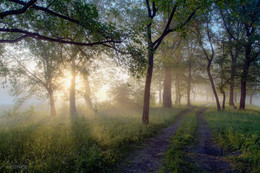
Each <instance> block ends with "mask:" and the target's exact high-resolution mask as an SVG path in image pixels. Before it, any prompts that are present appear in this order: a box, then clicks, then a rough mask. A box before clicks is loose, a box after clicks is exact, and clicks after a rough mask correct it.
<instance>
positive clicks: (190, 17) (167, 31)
mask: <svg viewBox="0 0 260 173" xmlns="http://www.w3.org/2000/svg"><path fill="white" fill-rule="evenodd" d="M174 8H175V9H174ZM176 8H177V6H176V5H174V7H173V11H172V13H171V15H170V17H169V20H168V22H169V21H170V22H171V20H172V18H173V16H172V15H174V12H175V10H176ZM199 8H200V7H197V8H196V9H195V10H194V11H193V12H192V13H191V14H190V16H189V17H188V18H187V19H186V20H185V22H183V23H182V24H181V25H178V26H177V27H176V28H174V29H169V26H170V23H169V26H168V28H167V30H166V27H167V25H168V24H167V25H166V27H165V30H164V32H163V34H162V36H161V37H159V38H158V39H157V40H156V41H155V42H154V43H153V45H155V50H156V49H157V48H158V47H159V45H160V44H161V42H162V40H163V38H164V37H165V36H166V35H168V34H169V33H171V32H173V31H176V30H177V29H182V27H184V26H185V25H186V24H187V23H188V22H189V21H190V20H191V19H192V17H193V16H194V15H195V14H196V12H197V10H198V9H199ZM170 18H171V20H170Z"/></svg>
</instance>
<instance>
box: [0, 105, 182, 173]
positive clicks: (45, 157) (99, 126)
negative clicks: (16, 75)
mask: <svg viewBox="0 0 260 173" xmlns="http://www.w3.org/2000/svg"><path fill="white" fill-rule="evenodd" d="M61 110H62V111H61V112H60V114H59V116H57V117H56V118H51V117H49V116H46V114H47V113H46V112H45V111H44V110H36V109H35V108H34V107H31V108H29V109H27V110H24V111H19V112H17V111H13V110H9V111H6V112H5V113H4V115H3V116H1V117H0V162H1V167H0V172H24V171H28V172H93V171H95V172H104V171H107V172H109V170H110V169H111V168H112V167H115V166H116V165H117V164H118V163H119V162H120V160H121V159H122V158H124V157H125V156H126V155H127V153H128V152H129V151H130V150H131V149H133V148H134V147H135V146H136V144H139V143H141V142H142V141H143V140H144V139H145V138H147V137H150V136H153V135H155V134H157V133H158V130H159V129H161V128H162V127H165V126H167V125H169V124H170V123H172V122H173V121H174V120H175V119H176V117H177V115H178V114H179V113H180V112H181V111H182V109H181V108H173V109H163V108H156V107H154V108H152V109H151V115H150V124H149V125H142V123H141V120H140V119H141V118H140V117H141V109H139V108H136V109H133V108H131V109H127V108H124V109H122V108H115V107H109V106H104V107H103V108H102V109H100V110H98V112H95V113H92V114H91V113H86V112H87V110H85V109H83V108H79V109H78V117H77V118H75V119H70V118H69V116H68V108H67V107H64V108H62V109H61Z"/></svg>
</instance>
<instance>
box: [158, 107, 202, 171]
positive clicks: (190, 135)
mask: <svg viewBox="0 0 260 173" xmlns="http://www.w3.org/2000/svg"><path fill="white" fill-rule="evenodd" d="M197 128H198V120H197V118H196V111H194V112H191V113H189V114H187V115H186V117H185V118H184V120H183V121H182V123H181V124H180V126H179V128H178V131H177V132H176V133H175V135H174V136H173V137H172V140H171V147H170V149H169V150H168V151H167V152H166V156H165V160H164V166H163V168H162V170H161V171H160V172H193V171H196V168H195V167H194V166H193V165H191V164H190V163H189V162H188V161H187V158H188V156H187V153H186V151H185V148H186V147H187V146H189V145H194V144H195V143H196V139H195V135H196V131H197Z"/></svg>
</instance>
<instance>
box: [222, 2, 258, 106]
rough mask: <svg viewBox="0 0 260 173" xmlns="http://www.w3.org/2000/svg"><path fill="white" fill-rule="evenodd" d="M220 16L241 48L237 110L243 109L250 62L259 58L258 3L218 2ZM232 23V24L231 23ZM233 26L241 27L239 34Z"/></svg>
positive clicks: (228, 31) (226, 28)
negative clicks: (241, 62) (242, 63)
mask: <svg viewBox="0 0 260 173" xmlns="http://www.w3.org/2000/svg"><path fill="white" fill-rule="evenodd" d="M218 5H219V6H220V7H221V8H220V14H221V17H222V20H223V25H224V28H225V30H226V31H227V33H228V34H229V35H230V37H231V38H232V39H234V40H235V41H237V42H238V43H239V44H241V45H242V47H243V52H244V65H243V71H242V74H241V82H240V84H241V88H240V95H241V96H240V105H239V109H245V101H246V86H247V80H248V72H249V68H250V65H251V63H252V62H254V61H255V60H256V58H257V57H258V56H259V53H260V50H259V41H258V40H259V20H260V10H259V9H260V1H258V0H252V1H234V2H231V3H229V2H220V3H218ZM231 21H232V22H231ZM229 23H231V24H232V25H233V26H234V24H236V26H239V25H240V26H241V29H240V30H239V32H240V34H239V35H238V34H236V33H237V32H238V30H234V28H233V27H232V25H230V24H229Z"/></svg>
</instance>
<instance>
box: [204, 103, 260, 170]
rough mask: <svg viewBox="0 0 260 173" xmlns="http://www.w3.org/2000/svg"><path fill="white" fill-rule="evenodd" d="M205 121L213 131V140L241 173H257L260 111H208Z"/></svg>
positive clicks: (258, 164)
mask: <svg viewBox="0 0 260 173" xmlns="http://www.w3.org/2000/svg"><path fill="white" fill-rule="evenodd" d="M205 118H206V120H207V122H208V123H209V125H210V127H211V128H212V129H213V134H214V141H215V143H217V144H219V145H220V147H221V148H222V149H223V150H224V152H225V154H226V155H227V159H229V160H231V161H232V162H233V165H234V169H236V170H238V171H240V172H260V109H259V108H255V107H254V108H253V107H251V108H249V109H248V110H246V111H239V110H236V109H231V108H229V109H228V110H226V111H221V112H216V111H215V110H209V111H208V112H207V113H205Z"/></svg>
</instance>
